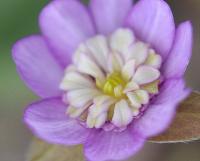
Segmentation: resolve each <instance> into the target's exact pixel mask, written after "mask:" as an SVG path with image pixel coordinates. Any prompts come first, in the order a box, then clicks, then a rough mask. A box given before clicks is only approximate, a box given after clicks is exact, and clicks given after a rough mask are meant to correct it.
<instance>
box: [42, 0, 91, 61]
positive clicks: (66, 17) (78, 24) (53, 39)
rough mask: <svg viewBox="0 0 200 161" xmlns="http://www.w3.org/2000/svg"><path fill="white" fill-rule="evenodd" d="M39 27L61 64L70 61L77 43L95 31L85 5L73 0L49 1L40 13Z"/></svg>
mask: <svg viewBox="0 0 200 161" xmlns="http://www.w3.org/2000/svg"><path fill="white" fill-rule="evenodd" d="M40 27H41V30H42V33H43V34H44V35H45V36H46V37H47V38H48V41H49V43H50V44H51V45H52V47H53V48H54V49H55V51H56V52H55V54H56V56H57V58H59V60H60V61H61V63H62V64H63V65H67V64H68V63H69V62H70V61H71V56H72V54H73V52H74V50H75V49H76V48H77V47H78V45H79V44H80V43H81V42H82V41H84V40H86V39H87V38H89V37H91V36H93V35H94V33H95V30H94V26H93V23H92V21H91V17H90V16H89V13H88V11H87V9H86V7H85V6H84V5H83V4H81V2H78V1H74V0H58V1H51V2H50V3H49V4H48V5H47V6H46V7H45V8H44V9H43V11H42V13H41V15H40Z"/></svg>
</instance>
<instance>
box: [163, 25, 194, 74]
mask: <svg viewBox="0 0 200 161" xmlns="http://www.w3.org/2000/svg"><path fill="white" fill-rule="evenodd" d="M192 33H193V32H192V24H191V22H188V21H187V22H184V23H182V24H181V25H179V27H178V28H177V31H176V37H175V41H174V46H173V48H172V51H171V53H170V55H169V57H168V58H167V60H166V62H165V64H164V66H163V72H164V76H165V78H172V77H176V78H177V77H181V76H183V75H184V73H185V70H186V68H187V66H188V64H189V60H190V57H191V54H192V42H193V41H192V39H193V35H192Z"/></svg>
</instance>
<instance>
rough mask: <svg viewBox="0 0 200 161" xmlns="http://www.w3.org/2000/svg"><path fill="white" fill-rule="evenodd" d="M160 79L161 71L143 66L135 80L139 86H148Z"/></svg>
mask: <svg viewBox="0 0 200 161" xmlns="http://www.w3.org/2000/svg"><path fill="white" fill-rule="evenodd" d="M159 77H160V72H159V70H157V69H155V68H153V67H150V66H144V65H143V66H140V67H139V68H138V69H137V70H136V73H135V75H134V77H133V80H134V81H135V82H136V83H138V84H147V83H151V82H153V81H155V80H157V79H158V78H159Z"/></svg>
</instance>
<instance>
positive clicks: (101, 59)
mask: <svg viewBox="0 0 200 161" xmlns="http://www.w3.org/2000/svg"><path fill="white" fill-rule="evenodd" d="M86 45H87V48H88V49H89V51H90V54H91V56H92V57H93V58H94V59H95V60H96V62H97V63H98V64H99V65H100V66H101V68H103V69H104V70H105V71H107V63H106V61H107V60H106V59H107V56H108V54H109V50H108V44H107V39H106V37H105V36H102V35H99V36H96V37H94V38H91V39H89V40H88V41H87V42H86Z"/></svg>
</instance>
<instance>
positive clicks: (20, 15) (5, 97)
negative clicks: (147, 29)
mask: <svg viewBox="0 0 200 161" xmlns="http://www.w3.org/2000/svg"><path fill="white" fill-rule="evenodd" d="M169 2H170V5H171V7H172V9H173V12H174V14H175V17H176V21H177V22H180V21H184V20H187V19H191V20H192V21H193V24H194V28H195V30H194V33H195V39H194V51H193V57H192V61H191V63H190V66H189V68H188V70H187V74H186V79H187V82H188V85H189V86H191V87H192V88H194V89H196V90H200V84H199V82H200V76H199V69H200V63H199V61H200V53H199V51H200V49H199V44H200V40H199V39H200V34H199V33H200V28H199V27H200V25H199V24H200V2H199V0H174V1H173V0H171V1H169ZM47 3H48V1H47V0H0V160H1V161H23V158H24V154H25V151H26V148H27V147H28V144H29V142H30V139H31V134H30V132H29V131H28V130H27V129H26V128H25V126H24V125H23V123H22V121H21V120H22V115H23V109H24V107H25V106H26V105H27V104H29V103H30V102H33V101H34V100H37V99H38V98H37V97H36V96H35V95H34V94H33V93H32V92H31V91H30V90H29V89H28V88H27V87H26V86H25V85H24V83H23V82H22V81H21V80H20V78H19V76H18V75H17V73H16V69H15V64H14V63H13V61H12V58H11V46H12V45H13V43H14V42H16V40H18V39H20V38H23V37H24V36H27V35H30V34H33V33H38V32H39V29H38V20H37V18H38V14H39V12H40V10H41V9H42V8H43V6H44V5H45V4H47ZM199 147H200V145H199V143H193V144H186V145H183V144H177V145H153V144H147V145H146V147H145V148H144V150H143V151H142V152H141V153H140V154H138V155H137V156H136V158H134V159H131V160H134V161H144V160H148V161H160V159H161V158H162V161H199V158H200V154H199V152H198V150H197V149H199ZM175 152H176V153H175ZM145 157H146V158H145ZM147 158H148V159H147ZM169 158H170V159H169ZM191 158H193V159H191Z"/></svg>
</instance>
